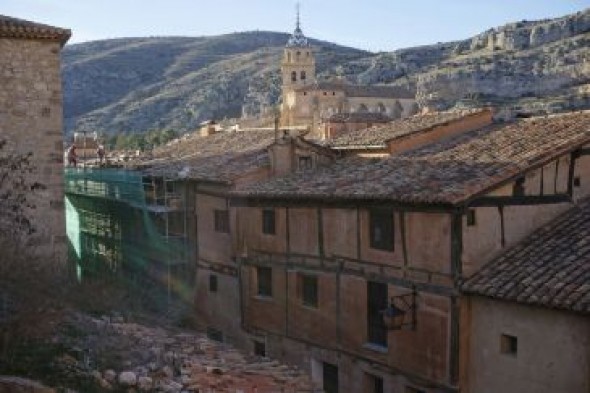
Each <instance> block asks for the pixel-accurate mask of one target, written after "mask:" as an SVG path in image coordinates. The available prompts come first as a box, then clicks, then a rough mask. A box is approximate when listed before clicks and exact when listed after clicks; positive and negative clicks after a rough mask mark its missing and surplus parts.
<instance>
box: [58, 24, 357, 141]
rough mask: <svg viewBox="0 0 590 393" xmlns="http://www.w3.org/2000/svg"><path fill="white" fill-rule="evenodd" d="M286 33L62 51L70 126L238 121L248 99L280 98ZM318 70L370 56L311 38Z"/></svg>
mask: <svg viewBox="0 0 590 393" xmlns="http://www.w3.org/2000/svg"><path fill="white" fill-rule="evenodd" d="M287 39H288V35H287V34H280V33H269V32H248V33H235V34H227V35H222V36H215V37H200V38H199V37H197V38H188V37H167V38H157V37H155V38H129V39H115V40H105V41H95V42H89V43H84V44H76V45H71V46H67V47H66V48H65V50H64V52H63V79H64V99H65V102H64V107H65V119H66V129H67V130H68V131H72V130H87V131H102V132H105V133H114V132H121V131H124V132H144V131H147V130H149V129H161V128H173V129H175V130H179V131H185V130H190V129H194V128H195V127H196V126H197V124H198V123H199V122H201V121H203V120H205V119H209V118H224V117H239V116H241V111H242V105H243V104H244V100H245V97H246V96H247V95H248V94H250V97H251V99H256V98H255V97H256V94H255V93H254V92H255V91H256V90H257V89H258V90H263V91H264V96H265V98H264V99H268V100H270V101H271V102H276V101H277V100H278V97H279V95H280V93H279V88H278V84H279V82H280V77H279V74H278V64H279V62H280V58H281V55H282V48H283V46H284V44H285V42H286V41H287ZM314 46H316V48H318V52H319V53H318V70H319V71H320V72H321V71H322V70H325V69H326V68H327V67H328V65H331V64H340V63H346V62H348V61H351V60H356V59H359V58H362V57H365V56H367V55H368V53H367V52H364V51H361V50H356V49H351V48H345V47H342V46H337V45H334V44H330V43H326V42H319V41H314Z"/></svg>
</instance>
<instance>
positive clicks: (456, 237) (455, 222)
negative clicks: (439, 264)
mask: <svg viewBox="0 0 590 393" xmlns="http://www.w3.org/2000/svg"><path fill="white" fill-rule="evenodd" d="M462 253H463V214H461V213H459V212H455V213H453V214H452V215H451V274H452V275H453V279H454V280H455V283H457V281H458V280H459V279H460V278H461V275H462V272H463V266H462V265H463V264H462V261H461V254H462Z"/></svg>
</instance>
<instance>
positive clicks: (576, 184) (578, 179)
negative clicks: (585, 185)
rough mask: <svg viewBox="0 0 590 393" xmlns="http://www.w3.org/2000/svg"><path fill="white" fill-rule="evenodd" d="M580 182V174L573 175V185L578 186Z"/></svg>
mask: <svg viewBox="0 0 590 393" xmlns="http://www.w3.org/2000/svg"><path fill="white" fill-rule="evenodd" d="M581 184H582V182H581V181H580V176H576V177H574V187H580V185H581Z"/></svg>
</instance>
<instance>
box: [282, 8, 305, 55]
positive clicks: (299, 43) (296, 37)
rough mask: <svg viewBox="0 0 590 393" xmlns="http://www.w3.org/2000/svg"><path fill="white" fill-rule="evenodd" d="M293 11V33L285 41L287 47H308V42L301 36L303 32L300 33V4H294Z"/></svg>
mask: <svg viewBox="0 0 590 393" xmlns="http://www.w3.org/2000/svg"><path fill="white" fill-rule="evenodd" d="M295 11H296V12H295V16H296V20H295V31H294V32H293V34H292V35H291V38H289V41H287V47H308V46H309V42H308V41H307V38H305V35H303V31H301V4H300V3H299V2H297V3H296V7H295Z"/></svg>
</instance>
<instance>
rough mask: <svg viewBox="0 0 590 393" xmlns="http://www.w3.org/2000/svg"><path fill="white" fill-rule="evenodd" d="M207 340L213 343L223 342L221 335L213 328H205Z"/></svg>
mask: <svg viewBox="0 0 590 393" xmlns="http://www.w3.org/2000/svg"><path fill="white" fill-rule="evenodd" d="M207 338H209V339H210V340H213V341H217V342H220V343H222V342H223V333H222V332H221V330H219V329H215V328H214V327H211V326H209V327H207Z"/></svg>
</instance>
